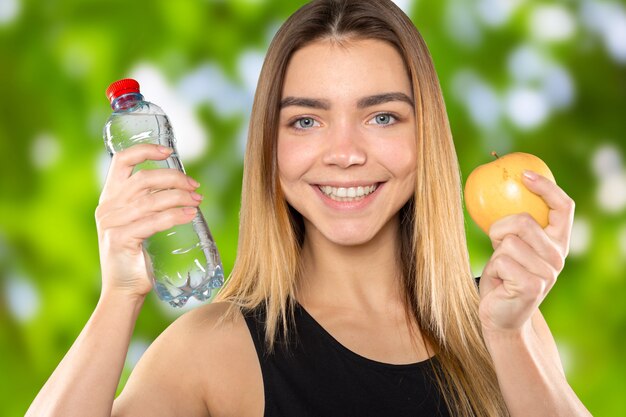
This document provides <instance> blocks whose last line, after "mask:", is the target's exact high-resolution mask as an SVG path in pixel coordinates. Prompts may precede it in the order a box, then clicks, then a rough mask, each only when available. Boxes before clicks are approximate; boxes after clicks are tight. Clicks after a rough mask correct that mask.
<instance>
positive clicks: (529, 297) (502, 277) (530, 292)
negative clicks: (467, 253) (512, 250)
mask: <svg viewBox="0 0 626 417" xmlns="http://www.w3.org/2000/svg"><path fill="white" fill-rule="evenodd" d="M483 279H487V280H494V281H500V282H501V283H502V290H503V291H504V292H505V293H506V295H507V297H508V298H520V299H521V300H524V301H527V302H528V301H536V300H541V299H542V297H543V296H544V294H545V292H546V291H545V289H546V282H545V281H544V280H543V279H541V278H540V277H538V276H536V275H534V274H533V273H531V272H530V271H528V270H527V269H526V268H524V267H523V266H522V265H520V263H519V262H517V261H516V260H515V259H513V258H511V257H510V256H508V255H506V254H502V255H498V256H493V257H492V258H491V260H490V261H489V262H488V263H487V265H486V266H485V269H484V270H483V274H482V276H481V281H482V280H483ZM496 286H497V283H496ZM539 302H540V301H539ZM539 302H537V305H538V304H539Z"/></svg>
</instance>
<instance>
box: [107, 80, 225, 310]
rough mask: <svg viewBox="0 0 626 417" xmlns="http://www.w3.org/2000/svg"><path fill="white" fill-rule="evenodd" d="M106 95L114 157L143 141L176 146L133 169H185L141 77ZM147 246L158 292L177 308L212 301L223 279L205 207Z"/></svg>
mask: <svg viewBox="0 0 626 417" xmlns="http://www.w3.org/2000/svg"><path fill="white" fill-rule="evenodd" d="M107 97H109V99H110V100H111V107H112V108H113V114H111V116H110V117H109V119H108V120H107V122H106V124H105V126H104V141H105V144H106V147H107V150H108V151H109V153H110V154H111V156H112V155H113V154H115V153H116V152H119V151H121V150H123V149H126V148H128V147H129V146H133V145H135V144H139V143H154V144H159V145H164V146H168V147H170V148H172V149H174V152H173V153H172V154H171V155H170V157H169V158H167V159H166V160H164V161H146V162H144V163H141V164H139V165H137V166H136V167H135V169H134V171H133V173H134V172H136V171H138V170H143V169H158V168H172V169H178V170H179V171H182V172H185V170H184V168H183V164H182V163H181V161H180V158H179V157H178V153H177V151H176V141H175V138H174V132H173V129H172V126H171V124H170V122H169V120H168V118H167V116H166V115H165V113H164V112H163V110H161V108H159V107H158V106H156V105H155V104H153V103H150V102H147V101H145V100H144V99H143V96H142V95H141V94H140V93H139V84H138V83H137V82H136V81H134V80H129V79H126V80H120V81H117V82H115V83H113V84H111V86H110V87H109V88H108V89H107ZM157 192H158V191H157ZM143 246H144V252H145V253H146V254H147V256H148V257H149V259H150V264H151V268H152V271H151V273H152V276H153V280H154V289H155V291H156V293H157V294H158V296H159V298H160V299H162V300H163V301H166V302H168V303H170V304H171V305H172V306H174V307H182V306H183V305H185V303H186V302H187V301H188V300H189V298H190V297H195V298H196V299H198V300H200V301H204V300H208V299H210V298H212V296H213V295H215V293H216V291H217V289H218V288H219V287H221V286H222V284H223V282H224V272H223V268H222V263H221V260H220V256H219V252H218V250H217V246H216V245H215V241H214V240H213V237H212V235H211V232H210V230H209V228H208V226H207V223H206V221H205V219H204V217H203V216H202V213H201V212H200V210H198V212H197V214H196V216H195V218H194V219H193V220H192V221H191V223H188V224H183V225H179V226H174V227H173V228H171V229H169V230H166V231H163V232H159V233H156V234H154V235H153V236H151V237H150V238H148V239H146V240H145V241H144V245H143Z"/></svg>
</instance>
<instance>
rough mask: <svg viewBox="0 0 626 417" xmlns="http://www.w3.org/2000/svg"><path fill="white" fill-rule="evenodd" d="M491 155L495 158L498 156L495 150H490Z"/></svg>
mask: <svg viewBox="0 0 626 417" xmlns="http://www.w3.org/2000/svg"><path fill="white" fill-rule="evenodd" d="M491 155H492V156H493V157H494V158H496V159H498V158H500V157H499V156H498V154H497V153H496V151H493V152H491Z"/></svg>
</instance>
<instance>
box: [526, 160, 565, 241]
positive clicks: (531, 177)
mask: <svg viewBox="0 0 626 417" xmlns="http://www.w3.org/2000/svg"><path fill="white" fill-rule="evenodd" d="M522 178H523V182H524V185H525V186H526V187H527V188H528V189H529V190H530V191H532V192H533V193H535V194H537V195H539V196H540V197H541V198H542V199H543V200H544V201H545V202H546V204H547V205H548V207H549V208H550V212H549V217H548V220H549V221H548V226H547V227H546V229H545V230H546V233H547V234H548V236H549V237H550V238H551V239H552V240H554V241H555V242H557V243H559V244H560V245H561V247H562V248H563V250H564V253H565V252H567V248H568V247H569V241H570V237H571V233H572V223H573V221H574V209H575V204H574V200H572V199H571V198H570V197H569V196H568V195H567V194H566V193H565V191H563V190H562V189H561V187H559V186H558V185H556V184H555V183H553V182H552V181H550V180H549V179H547V178H545V177H543V176H541V175H539V174H537V173H535V172H532V171H525V172H524V175H522Z"/></svg>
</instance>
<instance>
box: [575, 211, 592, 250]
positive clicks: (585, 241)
mask: <svg viewBox="0 0 626 417" xmlns="http://www.w3.org/2000/svg"><path fill="white" fill-rule="evenodd" d="M590 240H591V225H590V224H589V221H588V220H587V219H585V218H576V219H575V220H574V224H573V225H572V236H571V240H570V254H571V255H574V256H576V255H582V254H584V253H585V252H587V249H588V248H589V241H590Z"/></svg>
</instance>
